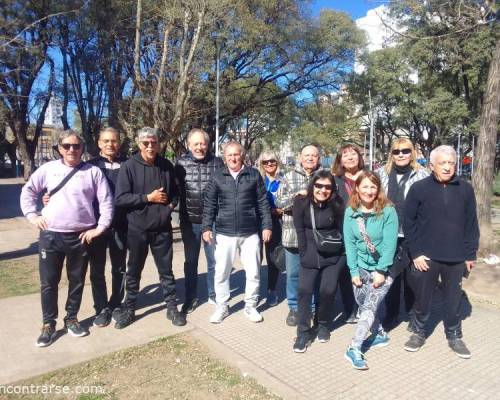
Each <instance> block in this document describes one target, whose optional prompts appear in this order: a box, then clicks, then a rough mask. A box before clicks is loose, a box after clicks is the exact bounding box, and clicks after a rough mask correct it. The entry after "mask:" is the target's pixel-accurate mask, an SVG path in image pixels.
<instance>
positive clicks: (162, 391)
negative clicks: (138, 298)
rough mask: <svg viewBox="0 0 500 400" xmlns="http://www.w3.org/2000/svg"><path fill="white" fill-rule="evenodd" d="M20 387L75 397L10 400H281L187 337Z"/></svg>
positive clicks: (109, 357)
mask: <svg viewBox="0 0 500 400" xmlns="http://www.w3.org/2000/svg"><path fill="white" fill-rule="evenodd" d="M55 346H57V343H56V344H55ZM15 385H18V386H19V385H27V386H29V385H36V386H42V385H44V386H46V387H50V385H57V386H58V387H62V386H67V387H68V388H70V390H71V393H69V394H66V395H64V396H63V395H57V394H56V395H54V393H52V394H51V395H50V396H47V397H43V395H40V394H38V395H31V394H30V395H11V397H9V395H7V396H6V397H5V398H6V399H16V400H17V399H43V398H51V399H52V398H56V399H59V398H61V399H62V398H70V399H77V400H101V399H113V400H114V399H117V400H120V399H130V398H139V399H148V400H149V399H186V400H187V399H200V400H232V399H245V400H247V399H254V400H261V399H262V400H264V399H265V400H268V399H279V397H278V396H276V395H274V394H273V393H271V392H269V391H268V390H267V389H266V388H264V387H263V386H261V385H259V384H258V383H257V382H256V381H255V380H254V379H253V378H246V377H243V376H242V375H241V373H240V372H239V371H237V370H236V369H234V368H232V367H229V366H227V365H226V364H224V363H222V362H221V361H219V360H217V359H214V358H213V357H212V356H211V355H210V354H209V352H208V350H207V348H206V347H205V346H204V345H203V344H201V343H200V342H198V341H196V340H194V339H193V338H191V337H190V336H187V335H179V336H171V337H167V338H163V339H159V340H156V341H154V342H152V343H149V344H147V345H142V346H137V347H132V348H129V349H126V350H121V351H118V352H115V353H111V354H109V355H106V356H104V357H100V358H97V359H95V360H92V361H89V362H85V363H82V364H78V365H75V366H73V367H70V368H65V369H61V370H57V371H54V372H51V373H48V374H45V375H42V376H38V377H35V378H31V379H27V380H24V381H20V382H17V383H15ZM77 388H80V391H81V388H86V390H87V393H79V394H77V393H75V392H76V391H77Z"/></svg>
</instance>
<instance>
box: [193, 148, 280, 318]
mask: <svg viewBox="0 0 500 400" xmlns="http://www.w3.org/2000/svg"><path fill="white" fill-rule="evenodd" d="M224 158H225V161H226V167H225V168H221V169H218V170H217V171H215V172H214V174H213V176H212V179H211V180H210V181H209V183H208V186H207V190H206V197H205V202H204V208H203V222H202V225H203V226H202V231H203V240H204V241H205V242H212V243H213V240H214V238H213V235H212V227H213V224H214V223H215V231H216V237H215V243H216V245H215V260H216V264H215V296H216V302H217V307H216V309H215V312H214V313H213V315H212V316H211V317H210V322H212V323H221V322H222V321H223V320H224V318H225V317H227V316H228V315H229V297H230V290H229V276H230V275H231V270H232V268H233V262H234V259H235V256H236V250H238V249H239V250H240V259H241V262H242V264H243V268H244V269H245V275H246V284H245V310H244V313H245V316H246V317H247V318H248V319H249V320H250V321H252V322H260V321H262V316H261V315H260V314H259V312H258V311H257V302H258V297H259V284H260V275H259V272H260V271H259V269H260V261H261V260H260V238H259V231H261V232H262V240H263V241H264V242H268V241H269V240H270V239H271V229H272V222H271V210H270V208H269V202H268V201H267V196H266V188H265V186H264V182H263V180H262V177H261V176H260V173H259V171H257V170H256V169H254V168H251V167H245V166H244V165H243V159H244V153H243V148H242V147H241V145H240V144H239V143H236V142H229V143H228V144H227V145H226V147H225V149H224Z"/></svg>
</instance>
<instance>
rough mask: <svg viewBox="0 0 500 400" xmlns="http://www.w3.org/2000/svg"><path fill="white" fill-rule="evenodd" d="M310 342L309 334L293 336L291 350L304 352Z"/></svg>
mask: <svg viewBox="0 0 500 400" xmlns="http://www.w3.org/2000/svg"><path fill="white" fill-rule="evenodd" d="M310 344H311V339H310V338H309V335H308V334H306V333H303V334H301V335H299V336H297V337H296V338H295V343H294V344H293V351H294V352H295V353H305V352H306V350H307V348H308V347H309V345H310Z"/></svg>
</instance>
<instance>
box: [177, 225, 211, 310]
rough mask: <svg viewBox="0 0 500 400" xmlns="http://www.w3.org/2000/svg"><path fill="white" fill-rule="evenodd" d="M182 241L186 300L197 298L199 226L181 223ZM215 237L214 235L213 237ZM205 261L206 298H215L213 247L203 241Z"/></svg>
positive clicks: (199, 246) (199, 245)
mask: <svg viewBox="0 0 500 400" xmlns="http://www.w3.org/2000/svg"><path fill="white" fill-rule="evenodd" d="M180 225H181V234H182V241H183V242H184V260H185V261H184V285H185V291H186V293H185V298H186V300H188V301H189V300H193V299H195V298H198V258H199V256H200V248H201V241H202V239H201V234H202V232H201V224H194V223H191V222H189V221H183V222H181V224H180ZM214 237H215V235H214ZM203 246H204V249H205V257H206V259H207V291H208V297H209V298H210V297H215V289H214V275H215V256H214V253H215V245H214V244H208V243H207V242H205V241H203Z"/></svg>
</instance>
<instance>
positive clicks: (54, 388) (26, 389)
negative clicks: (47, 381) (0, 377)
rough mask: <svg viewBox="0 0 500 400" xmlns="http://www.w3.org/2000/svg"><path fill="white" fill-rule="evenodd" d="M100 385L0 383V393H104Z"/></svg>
mask: <svg viewBox="0 0 500 400" xmlns="http://www.w3.org/2000/svg"><path fill="white" fill-rule="evenodd" d="M104 393H105V391H104V387H102V386H89V385H78V386H66V385H0V394H104Z"/></svg>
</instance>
